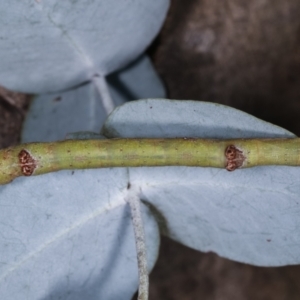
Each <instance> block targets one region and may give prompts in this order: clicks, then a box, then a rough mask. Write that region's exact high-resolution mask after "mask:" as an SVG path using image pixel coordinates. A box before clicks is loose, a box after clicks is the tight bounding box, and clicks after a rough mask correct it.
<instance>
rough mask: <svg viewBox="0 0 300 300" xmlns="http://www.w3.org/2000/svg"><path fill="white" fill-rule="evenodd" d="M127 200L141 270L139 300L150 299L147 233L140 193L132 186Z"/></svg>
mask: <svg viewBox="0 0 300 300" xmlns="http://www.w3.org/2000/svg"><path fill="white" fill-rule="evenodd" d="M126 201H127V202H128V203H129V205H130V210H131V218H132V223H133V230H134V235H135V245H136V252H137V260H138V270H139V295H138V300H148V297H149V275H148V266H147V249H146V242H145V233H144V227H143V219H142V213H141V204H140V199H139V197H138V193H137V192H136V190H135V189H133V188H132V187H131V188H130V189H129V194H128V197H127V198H126Z"/></svg>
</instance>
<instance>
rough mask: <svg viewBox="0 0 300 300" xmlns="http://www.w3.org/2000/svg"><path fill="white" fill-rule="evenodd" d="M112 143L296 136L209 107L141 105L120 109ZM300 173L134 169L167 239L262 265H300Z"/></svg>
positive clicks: (111, 122)
mask: <svg viewBox="0 0 300 300" xmlns="http://www.w3.org/2000/svg"><path fill="white" fill-rule="evenodd" d="M102 131H103V133H104V134H105V135H106V136H109V137H199V138H255V137H259V138H262V137H294V135H293V134H292V133H290V132H288V131H286V130H284V129H282V128H280V127H278V126H275V125H272V124H270V123H267V122H264V121H261V120H259V119H257V118H255V117H252V116H250V115H248V114H246V113H243V112H240V111H238V110H235V109H232V108H230V107H226V106H223V105H217V104H212V103H206V102H196V101H170V100H163V99H162V100H153V99H149V100H143V101H138V102H131V103H127V104H125V105H123V106H121V107H118V108H117V109H116V110H115V111H114V112H113V113H112V114H111V115H110V116H109V118H108V119H107V121H106V123H105V125H104V128H103V130H102ZM299 178H300V168H297V167H285V166H270V167H256V168H251V169H243V170H236V171H234V172H228V171H226V170H222V169H214V168H197V167H160V168H131V169H130V182H131V184H132V185H136V186H139V187H140V188H141V190H142V194H143V198H142V199H143V200H144V201H145V202H148V203H149V204H151V205H152V206H153V207H154V209H155V211H156V212H157V214H158V215H159V216H160V217H161V219H162V222H163V223H162V225H161V226H162V228H163V230H164V233H165V234H167V235H168V236H170V237H171V238H173V239H175V240H177V241H179V242H181V243H183V244H185V245H187V246H189V247H192V248H194V249H198V250H201V251H205V252H207V251H213V252H216V253H218V254H219V255H221V256H224V257H227V258H230V259H232V260H236V261H240V262H246V263H250V264H253V265H261V266H280V265H287V264H299V263H300V255H299V251H298V245H299V242H300V234H299V228H300V221H299V220H300V219H299V215H300V203H299V202H300V201H299V199H300V182H299Z"/></svg>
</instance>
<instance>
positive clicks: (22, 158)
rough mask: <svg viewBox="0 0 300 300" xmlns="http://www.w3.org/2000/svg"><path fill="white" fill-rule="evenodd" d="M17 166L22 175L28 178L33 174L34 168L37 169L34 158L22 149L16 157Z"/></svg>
mask: <svg viewBox="0 0 300 300" xmlns="http://www.w3.org/2000/svg"><path fill="white" fill-rule="evenodd" d="M18 157H19V164H20V167H21V171H22V174H23V175H24V176H30V175H32V174H33V172H34V170H35V168H36V167H37V165H36V161H35V160H34V158H33V157H32V156H31V155H30V154H29V152H27V151H26V150H25V149H22V150H21V151H20V153H19V155H18Z"/></svg>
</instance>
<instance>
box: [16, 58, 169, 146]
mask: <svg viewBox="0 0 300 300" xmlns="http://www.w3.org/2000/svg"><path fill="white" fill-rule="evenodd" d="M107 82H108V87H109V90H110V92H111V95H112V98H113V102H114V104H115V105H116V106H117V105H121V104H123V103H125V102H126V101H129V100H133V99H139V98H147V97H157V98H161V97H164V96H165V90H164V87H163V85H162V82H161V81H160V79H159V77H158V76H157V73H156V71H155V70H154V68H153V66H152V64H151V62H150V60H149V58H148V57H147V56H146V55H143V56H141V57H139V58H138V59H137V60H136V61H134V62H133V63H132V64H130V65H129V66H127V67H126V68H125V69H122V70H120V71H118V72H115V73H113V74H111V75H110V76H108V78H107ZM106 117H107V114H106V112H105V109H104V107H103V104H102V99H101V95H100V93H99V90H98V89H97V87H96V85H95V84H94V83H93V82H90V83H86V84H84V85H82V86H80V87H77V88H74V89H71V90H69V91H65V92H60V93H53V94H41V95H38V96H36V97H35V99H34V100H33V101H32V103H31V105H30V109H29V112H28V114H27V116H26V119H25V122H24V124H23V132H22V142H23V143H28V142H36V141H39V142H51V141H57V140H62V139H64V138H65V137H66V135H67V134H69V133H72V132H78V131H92V132H100V129H101V127H102V125H103V123H104V121H105V119H106Z"/></svg>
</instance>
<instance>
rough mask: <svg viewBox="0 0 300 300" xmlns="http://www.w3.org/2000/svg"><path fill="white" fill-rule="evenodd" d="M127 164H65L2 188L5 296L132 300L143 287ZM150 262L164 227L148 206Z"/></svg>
mask: <svg viewBox="0 0 300 300" xmlns="http://www.w3.org/2000/svg"><path fill="white" fill-rule="evenodd" d="M127 181H128V179H127V171H126V169H117V168H114V169H102V170H76V171H73V172H71V171H62V172H58V173H53V174H47V175H44V176H39V177H35V178H34V177H32V178H26V179H24V178H19V179H17V180H15V181H14V182H12V183H11V184H9V185H5V186H1V187H0V193H1V198H0V205H1V210H0V219H1V222H0V253H1V264H0V295H1V299H14V300H23V299H24V298H25V299H32V300H34V299H39V300H40V299H43V300H46V299H47V300H50V299H51V300H53V299H64V300H67V299H70V300H71V299H72V300H76V299H78V300H82V299H89V300H98V299H111V300H115V299H131V297H132V296H133V294H134V293H135V291H136V289H137V286H138V274H137V259H136V249H135V242H134V235H133V228H132V225H131V217H130V211H129V207H128V205H127V204H126V203H125V201H124V199H125V198H126V195H127V191H128V189H127ZM143 218H144V220H145V231H146V237H147V241H148V243H147V249H148V252H147V253H148V261H149V266H150V267H151V268H152V267H153V264H154V262H155V260H156V257H157V252H158V245H159V231H158V227H157V225H156V222H155V220H154V218H153V216H152V215H151V214H150V213H149V210H148V209H147V208H146V207H145V206H143Z"/></svg>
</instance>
